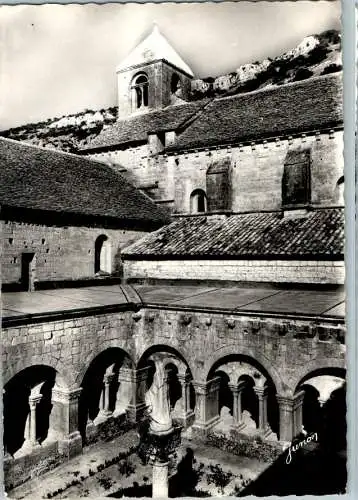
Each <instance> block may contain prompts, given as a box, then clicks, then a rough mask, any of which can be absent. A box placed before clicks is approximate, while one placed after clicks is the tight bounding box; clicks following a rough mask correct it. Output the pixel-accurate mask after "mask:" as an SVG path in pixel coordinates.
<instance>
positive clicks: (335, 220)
mask: <svg viewBox="0 0 358 500" xmlns="http://www.w3.org/2000/svg"><path fill="white" fill-rule="evenodd" d="M343 244H344V213H343V210H342V209H339V208H327V209H320V210H313V211H311V212H309V213H308V215H307V216H306V217H302V218H288V217H283V216H282V213H280V212H271V213H252V214H238V215H231V216H229V217H227V218H225V219H221V220H220V219H218V218H217V217H205V216H198V217H183V218H178V219H177V220H176V221H174V222H172V224H170V225H168V226H165V227H163V228H161V229H159V230H158V231H155V232H154V233H151V234H149V235H148V236H145V237H144V238H143V239H141V240H139V241H137V242H135V243H134V244H132V245H131V246H129V247H128V248H126V249H124V250H123V252H122V255H123V257H125V258H129V259H134V258H138V259H145V258H153V257H154V258H170V257H171V256H178V257H179V256H180V257H231V258H255V257H256V258H259V257H276V258H286V257H295V256H297V257H301V258H302V257H304V256H305V257H313V258H314V257H320V256H321V257H328V256H330V257H332V258H341V257H342V254H343Z"/></svg>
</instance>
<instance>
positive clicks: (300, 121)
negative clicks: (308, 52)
mask: <svg viewBox="0 0 358 500" xmlns="http://www.w3.org/2000/svg"><path fill="white" fill-rule="evenodd" d="M342 121H343V110H342V76H341V74H338V75H337V74H333V75H327V76H320V77H317V78H310V79H309V80H305V81H302V82H297V83H290V84H286V85H281V86H279V87H275V88H270V89H263V90H259V91H256V92H251V93H247V94H241V95H240V94H239V95H236V96H233V97H226V98H221V99H214V100H213V101H212V102H211V103H210V104H209V105H208V106H207V107H206V108H205V111H204V112H203V113H202V114H200V116H199V117H198V119H197V120H195V121H194V122H193V123H192V124H191V125H190V126H189V127H188V128H187V129H186V130H185V131H184V132H183V133H182V134H181V135H180V136H179V138H178V139H177V141H176V143H175V144H173V145H172V146H169V147H168V148H166V151H167V152H169V151H173V152H175V151H179V150H182V149H191V148H200V147H209V146H212V145H219V144H225V143H227V144H229V143H233V142H245V141H254V140H260V139H264V138H268V137H274V136H277V135H283V134H289V133H297V132H305V131H309V130H315V129H320V130H322V129H325V128H331V127H334V126H337V125H341V124H342Z"/></svg>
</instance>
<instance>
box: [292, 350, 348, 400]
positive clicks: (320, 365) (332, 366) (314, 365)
mask: <svg viewBox="0 0 358 500" xmlns="http://www.w3.org/2000/svg"><path fill="white" fill-rule="evenodd" d="M318 375H333V376H337V377H341V378H344V379H345V377H346V369H345V366H344V360H338V359H331V360H330V359H320V360H316V359H314V360H311V361H309V362H308V363H306V364H305V366H303V367H302V368H300V369H299V370H297V372H296V376H295V377H294V379H293V380H292V385H291V387H292V394H291V395H293V394H294V393H295V392H297V390H298V388H299V386H300V385H302V384H303V383H304V382H305V381H306V380H308V379H309V378H312V377H315V376H318Z"/></svg>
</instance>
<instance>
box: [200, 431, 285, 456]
mask: <svg viewBox="0 0 358 500" xmlns="http://www.w3.org/2000/svg"><path fill="white" fill-rule="evenodd" d="M207 444H209V445H210V446H214V447H215V448H220V449H221V450H224V451H227V452H228V453H232V454H234V455H241V456H245V457H250V458H257V459H258V460H262V461H264V462H273V461H274V460H276V459H277V458H278V457H279V456H280V455H281V454H282V449H281V447H280V446H279V445H275V444H274V443H272V444H271V443H268V442H267V441H264V440H262V438H259V437H256V438H255V437H253V438H248V437H247V436H245V437H244V438H241V437H240V435H239V434H238V433H235V432H234V433H232V435H231V436H230V437H227V436H224V435H221V434H209V435H208V437H207Z"/></svg>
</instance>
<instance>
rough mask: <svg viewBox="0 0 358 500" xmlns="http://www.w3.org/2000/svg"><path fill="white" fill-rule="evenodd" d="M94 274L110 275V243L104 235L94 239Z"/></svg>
mask: <svg viewBox="0 0 358 500" xmlns="http://www.w3.org/2000/svg"><path fill="white" fill-rule="evenodd" d="M94 272H95V274H111V272H112V256H111V243H110V241H109V239H108V238H107V236H105V235H104V234H101V236H98V238H97V239H96V243H95V261H94Z"/></svg>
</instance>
